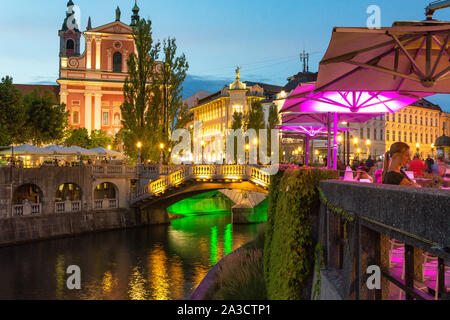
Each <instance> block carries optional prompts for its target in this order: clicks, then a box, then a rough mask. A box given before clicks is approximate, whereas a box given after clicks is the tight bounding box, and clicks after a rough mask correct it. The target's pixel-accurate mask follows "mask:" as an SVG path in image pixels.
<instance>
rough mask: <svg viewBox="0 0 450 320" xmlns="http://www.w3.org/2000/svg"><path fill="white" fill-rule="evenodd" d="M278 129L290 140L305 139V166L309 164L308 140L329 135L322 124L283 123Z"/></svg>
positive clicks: (346, 129) (346, 128) (340, 130)
mask: <svg viewBox="0 0 450 320" xmlns="http://www.w3.org/2000/svg"><path fill="white" fill-rule="evenodd" d="M277 128H278V129H280V131H281V133H282V134H283V136H288V137H290V138H303V137H306V148H305V165H307V166H308V164H309V141H310V139H314V138H320V137H323V136H327V135H328V134H329V131H328V127H325V126H324V125H323V123H284V124H283V125H279V126H277ZM349 130H354V129H353V128H349V127H343V126H338V127H337V131H339V132H346V131H349Z"/></svg>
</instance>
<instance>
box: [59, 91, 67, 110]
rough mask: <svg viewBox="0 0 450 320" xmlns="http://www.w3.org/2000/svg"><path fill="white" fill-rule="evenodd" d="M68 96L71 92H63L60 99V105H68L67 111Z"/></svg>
mask: <svg viewBox="0 0 450 320" xmlns="http://www.w3.org/2000/svg"><path fill="white" fill-rule="evenodd" d="M68 95H69V92H67V91H61V93H60V96H61V98H60V101H59V103H60V104H63V103H64V104H65V105H66V110H67V96H68Z"/></svg>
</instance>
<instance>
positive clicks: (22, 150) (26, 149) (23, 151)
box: [0, 144, 45, 156]
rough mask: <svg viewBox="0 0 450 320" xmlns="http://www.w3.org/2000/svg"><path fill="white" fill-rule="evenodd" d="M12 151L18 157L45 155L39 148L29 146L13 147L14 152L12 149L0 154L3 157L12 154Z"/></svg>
mask: <svg viewBox="0 0 450 320" xmlns="http://www.w3.org/2000/svg"><path fill="white" fill-rule="evenodd" d="M13 151H14V154H15V155H19V156H20V155H27V156H28V155H30V156H32V155H42V154H45V150H43V149H42V148H39V147H35V146H32V145H30V144H22V145H20V146H15V147H14V150H13V148H9V149H6V150H2V151H0V154H3V155H7V154H12V152H13Z"/></svg>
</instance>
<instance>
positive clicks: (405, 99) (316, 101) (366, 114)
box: [281, 83, 431, 169]
mask: <svg viewBox="0 0 450 320" xmlns="http://www.w3.org/2000/svg"><path fill="white" fill-rule="evenodd" d="M429 95H431V93H423V92H420V93H399V92H395V91H389V92H381V91H376V92H375V91H353V90H350V91H343V90H341V91H319V92H315V84H314V83H306V84H303V85H299V86H298V87H297V88H296V89H295V90H294V91H293V92H292V93H291V94H290V95H289V97H288V98H287V99H286V101H285V103H284V105H283V107H282V109H281V112H282V123H289V122H293V121H298V120H299V117H305V116H303V113H305V112H306V113H316V115H317V114H322V118H323V117H324V116H326V117H327V120H326V121H327V122H323V123H327V124H328V127H330V121H331V113H332V114H333V122H334V128H337V124H338V122H339V121H341V122H342V121H348V122H366V121H367V120H369V119H371V118H373V117H375V116H378V115H380V114H381V113H395V112H396V111H398V110H400V109H402V108H404V107H406V106H408V105H411V104H412V103H414V102H416V101H417V100H419V99H420V98H422V97H426V96H429ZM308 117H311V116H310V115H308ZM344 117H346V118H347V120H342V118H344ZM339 118H341V119H339ZM352 118H353V119H352ZM355 120H356V121H355ZM336 136H337V131H336V130H335V131H334V141H333V168H334V169H336V167H337V140H336ZM330 139H331V132H329V138H328V140H329V143H328V147H329V150H328V154H329V156H331V149H330V144H331V141H330ZM330 168H331V167H330Z"/></svg>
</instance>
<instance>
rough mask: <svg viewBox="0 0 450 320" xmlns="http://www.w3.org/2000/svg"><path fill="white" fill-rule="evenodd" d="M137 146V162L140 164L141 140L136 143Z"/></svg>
mask: <svg viewBox="0 0 450 320" xmlns="http://www.w3.org/2000/svg"><path fill="white" fill-rule="evenodd" d="M136 146H137V148H138V164H139V165H140V164H141V148H142V142H140V141H138V143H137V144H136Z"/></svg>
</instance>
